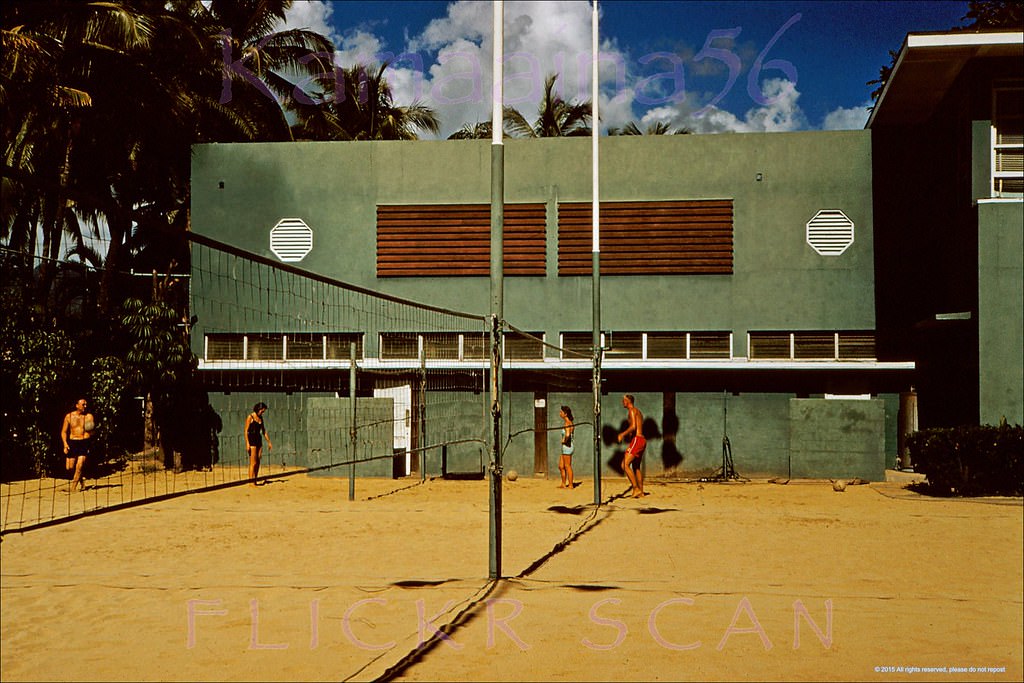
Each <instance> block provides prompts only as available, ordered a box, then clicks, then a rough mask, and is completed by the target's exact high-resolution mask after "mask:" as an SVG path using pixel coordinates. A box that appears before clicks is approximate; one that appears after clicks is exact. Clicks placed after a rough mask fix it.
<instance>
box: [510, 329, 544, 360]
mask: <svg viewBox="0 0 1024 683" xmlns="http://www.w3.org/2000/svg"><path fill="white" fill-rule="evenodd" d="M543 339H544V333H543V332H527V333H526V334H521V333H519V332H508V333H507V334H505V358H507V359H508V360H544V342H543V341H542V340H543Z"/></svg>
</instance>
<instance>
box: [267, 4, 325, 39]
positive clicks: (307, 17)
mask: <svg viewBox="0 0 1024 683" xmlns="http://www.w3.org/2000/svg"><path fill="white" fill-rule="evenodd" d="M333 12H334V7H333V6H332V5H331V3H330V2H324V1H322V0H296V1H295V2H293V3H292V6H291V7H290V8H289V9H288V10H287V11H286V12H285V20H284V22H278V24H277V26H275V27H274V30H275V31H287V30H289V29H296V28H302V29H307V30H310V31H313V32H315V33H319V34H320V35H322V36H326V37H328V38H331V39H332V40H334V39H336V38H337V35H336V34H335V33H334V29H333V28H332V27H331V14H332V13H333Z"/></svg>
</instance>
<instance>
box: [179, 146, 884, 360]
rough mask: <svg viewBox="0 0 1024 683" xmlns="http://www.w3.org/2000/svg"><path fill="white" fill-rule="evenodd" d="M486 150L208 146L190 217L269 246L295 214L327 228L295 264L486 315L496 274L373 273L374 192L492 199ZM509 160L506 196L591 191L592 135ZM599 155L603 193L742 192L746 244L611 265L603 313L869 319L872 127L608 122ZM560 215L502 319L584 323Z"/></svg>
mask: <svg viewBox="0 0 1024 683" xmlns="http://www.w3.org/2000/svg"><path fill="white" fill-rule="evenodd" d="M489 148H490V145H489V142H488V141H422V142H407V141H406V142H373V143H368V142H353V143H345V142H339V143H268V144H246V145H200V146H197V147H196V148H195V154H194V160H193V208H192V226H193V230H195V231H196V232H199V233H202V234H206V235H209V236H211V237H214V238H215V239H217V240H220V241H223V242H227V243H229V244H232V245H235V246H238V247H241V248H244V249H247V250H250V251H253V252H255V253H259V254H262V255H265V256H268V257H273V254H272V253H271V252H270V250H269V241H268V233H269V231H270V229H271V228H272V227H273V226H274V224H275V223H276V222H277V220H279V219H281V218H285V217H300V218H303V219H304V220H305V221H306V223H307V224H309V225H310V227H311V228H312V229H313V231H314V248H313V251H312V253H310V254H309V256H307V257H306V258H305V260H303V261H302V262H301V263H300V264H298V265H299V266H300V267H302V268H304V269H307V270H311V271H313V272H316V273H320V274H323V275H326V276H329V277H333V278H337V279H339V280H343V281H345V282H350V283H352V284H356V285H360V286H365V287H369V288H372V289H377V290H381V291H385V292H388V293H391V294H395V295H398V296H402V297H407V298H410V299H413V300H417V301H427V302H429V303H431V304H434V305H437V306H443V307H447V308H453V309H456V310H463V311H468V312H474V313H486V312H487V311H488V309H489V282H488V280H487V278H431V279H423V278H398V279H378V278H377V277H376V274H375V263H376V262H375V253H376V251H375V250H376V242H375V238H376V231H375V228H374V226H375V224H376V213H375V212H376V206H377V204H416V203H439V204H440V203H462V202H465V203H487V202H489V197H490V186H489V183H490V156H489V154H490V149H489ZM505 159H506V187H505V198H506V202H509V203H516V202H547V203H549V204H550V205H551V206H552V207H553V206H554V205H556V204H557V202H560V201H577V202H578V201H588V200H589V199H590V197H591V188H590V162H591V160H590V142H589V141H588V140H586V139H546V140H510V141H508V142H507V143H506V153H505ZM601 169H602V170H601V178H602V180H601V193H602V200H604V201H615V200H626V199H631V200H659V199H706V198H731V199H733V201H734V253H735V256H734V264H735V265H734V273H733V275H731V276H722V275H709V276H699V275H687V276H659V277H644V276H635V277H634V276H628V277H627V276H607V277H604V278H602V301H603V307H602V308H603V310H602V326H603V327H606V328H608V329H612V330H616V329H617V330H658V329H665V330H679V329H683V330H687V329H690V330H699V329H711V330H733V331H734V332H735V333H736V336H735V337H734V346H735V347H736V348H734V353H735V354H736V355H740V356H742V355H745V353H746V337H745V333H746V331H747V330H748V329H770V330H774V329H781V330H790V329H808V330H813V329H874V301H873V296H874V288H873V278H874V271H873V268H874V264H873V257H872V251H873V236H872V232H873V226H872V211H871V180H870V179H871V151H870V134H869V133H868V132H866V131H843V132H813V133H785V134H745V135H708V136H701V135H678V136H648V137H635V136H624V137H621V138H619V137H609V138H604V139H602V142H601ZM757 174H761V178H762V180H761V181H758V180H756V177H757ZM220 183H223V185H224V187H223V189H221V188H220ZM821 209H840V210H842V211H844V212H845V213H846V215H847V216H848V217H849V218H850V219H852V220H853V221H854V223H855V225H856V228H855V230H856V237H855V242H854V244H853V245H852V246H851V247H850V248H849V249H848V250H847V251H846V253H844V254H842V255H841V256H837V257H824V256H819V255H818V254H817V253H815V252H814V250H813V249H811V247H809V246H808V245H807V244H806V242H805V225H806V223H807V221H809V220H810V219H811V218H812V217H813V216H814V214H815V213H816V212H817V211H819V210H821ZM548 214H549V219H548V220H549V225H548V254H547V260H548V271H547V277H544V278H541V277H509V278H506V280H505V317H506V318H507V319H508V320H509V321H510V322H512V323H513V324H516V325H517V326H519V327H521V328H523V329H535V330H543V331H545V332H547V333H548V334H549V335H557V333H558V332H560V331H570V330H576V331H585V330H589V329H590V328H591V282H590V278H589V277H558V275H557V267H556V264H557V241H556V236H557V224H556V223H555V222H554V221H555V220H556V216H557V214H556V212H555V211H549V212H548ZM642 247H643V245H638V248H641V249H642ZM769 301H770V302H771V303H770V305H768V302H769ZM538 302H543V305H541V306H538ZM371 343H372V340H368V345H369V344H371Z"/></svg>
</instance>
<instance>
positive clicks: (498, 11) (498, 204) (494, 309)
mask: <svg viewBox="0 0 1024 683" xmlns="http://www.w3.org/2000/svg"><path fill="white" fill-rule="evenodd" d="M493 11H494V31H493V40H494V51H493V55H492V57H493V66H494V68H493V74H494V90H493V100H492V104H491V110H492V112H491V419H492V423H493V434H492V436H491V441H492V442H491V467H490V470H491V473H490V474H491V486H490V490H491V494H490V513H491V514H490V544H489V545H490V549H489V565H490V571H489V576H490V578H491V579H498V578H501V477H502V466H501V390H502V387H501V380H502V377H501V365H502V358H501V355H502V326H503V324H504V322H503V320H502V319H503V317H504V310H503V309H504V305H505V302H504V297H505V293H504V266H505V250H504V225H505V146H504V144H503V140H502V129H503V127H504V126H503V125H502V111H501V105H502V99H503V97H502V85H503V83H502V81H503V79H504V73H503V70H502V56H503V50H504V47H503V35H504V28H503V22H502V19H503V16H502V15H503V13H504V4H503V2H502V0H495V2H494V7H493Z"/></svg>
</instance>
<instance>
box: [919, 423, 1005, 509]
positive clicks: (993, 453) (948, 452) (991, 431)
mask: <svg viewBox="0 0 1024 683" xmlns="http://www.w3.org/2000/svg"><path fill="white" fill-rule="evenodd" d="M907 448H908V449H909V451H910V456H911V460H912V462H913V463H914V468H915V469H916V470H917V471H918V472H923V473H924V474H925V475H926V476H927V478H928V480H927V486H926V487H924V489H925V491H926V492H927V493H931V494H934V495H940V496H989V495H1004V496H1020V495H1024V428H1022V427H1021V426H1020V425H1015V426H1009V425H1005V424H1004V425H1000V426H998V427H993V426H991V425H982V426H980V427H979V426H962V427H954V428H941V429H926V430H922V431H920V432H916V433H915V434H912V435H911V436H910V437H909V438H908V439H907Z"/></svg>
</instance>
